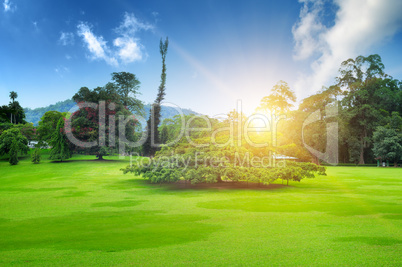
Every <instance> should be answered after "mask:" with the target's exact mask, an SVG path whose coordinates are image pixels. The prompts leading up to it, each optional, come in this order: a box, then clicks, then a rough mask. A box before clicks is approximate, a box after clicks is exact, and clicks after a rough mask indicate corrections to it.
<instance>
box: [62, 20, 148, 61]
mask: <svg viewBox="0 0 402 267" xmlns="http://www.w3.org/2000/svg"><path fill="white" fill-rule="evenodd" d="M153 29H154V26H153V25H151V24H148V23H146V22H141V21H139V20H138V19H137V18H136V17H135V16H134V14H129V13H125V14H124V19H123V21H122V22H121V24H120V25H119V27H117V28H116V29H114V32H115V33H117V34H118V35H119V36H118V37H117V38H115V39H114V40H113V46H112V47H109V46H108V45H107V42H106V41H105V40H104V39H103V37H102V36H96V35H95V34H94V33H93V32H92V29H91V27H90V26H89V24H88V23H84V22H81V23H80V24H79V25H78V35H79V36H80V37H82V39H83V41H84V43H85V44H86V46H87V48H88V50H89V51H90V53H91V58H92V59H103V60H105V61H106V62H107V63H108V64H110V65H114V66H118V65H119V63H123V64H128V63H132V62H135V61H140V60H143V59H144V58H145V57H146V56H147V54H146V53H145V52H144V46H143V45H142V44H141V43H140V39H139V38H138V37H137V36H136V34H137V32H138V31H141V30H144V31H148V30H153ZM60 39H61V37H60ZM117 59H119V60H117Z"/></svg>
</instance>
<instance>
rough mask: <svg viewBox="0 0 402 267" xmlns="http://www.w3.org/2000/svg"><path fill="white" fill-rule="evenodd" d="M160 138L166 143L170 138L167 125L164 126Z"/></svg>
mask: <svg viewBox="0 0 402 267" xmlns="http://www.w3.org/2000/svg"><path fill="white" fill-rule="evenodd" d="M159 139H160V142H161V144H166V143H167V141H168V140H169V133H168V129H167V126H166V125H164V126H162V130H161V131H160V137H159Z"/></svg>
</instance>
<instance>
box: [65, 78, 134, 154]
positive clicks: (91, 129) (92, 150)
mask: <svg viewBox="0 0 402 267" xmlns="http://www.w3.org/2000/svg"><path fill="white" fill-rule="evenodd" d="M117 89H118V88H117V86H116V85H115V84H114V83H107V84H106V85H105V86H104V87H97V88H95V89H93V90H89V89H88V88H87V87H82V88H81V89H80V90H79V91H78V92H77V93H76V94H75V95H74V96H73V99H74V101H76V102H77V103H78V106H79V110H77V111H76V112H74V113H73V114H72V115H71V118H70V119H71V133H72V135H73V136H74V137H75V138H77V139H78V140H79V141H81V142H94V143H95V144H94V145H92V146H90V147H85V146H82V145H80V144H72V146H73V147H74V150H75V152H78V153H79V152H82V153H86V154H90V155H96V157H97V158H98V159H103V156H104V155H105V154H104V153H103V152H104V150H102V147H110V148H114V147H117V146H123V147H125V148H126V147H129V146H128V142H135V141H136V140H137V137H138V136H137V135H136V134H135V130H136V127H137V126H138V120H137V119H136V118H135V117H134V116H133V114H132V113H131V112H130V111H129V110H128V108H126V107H125V106H124V97H123V96H122V95H120V94H119V93H118V92H117ZM102 101H103V102H102ZM88 102H89V103H92V104H95V107H87V106H85V105H84V104H85V103H88ZM101 107H102V109H101ZM103 107H104V108H103ZM130 117H131V118H130ZM121 118H122V119H123V120H125V122H124V121H123V122H122V123H123V124H124V125H123V126H124V128H122V129H120V127H119V126H120V122H121V121H120V119H121ZM123 131H124V132H123ZM121 134H122V135H124V136H125V138H126V140H123V139H124V138H122V139H120V138H116V136H120V135H121ZM130 149H131V148H130Z"/></svg>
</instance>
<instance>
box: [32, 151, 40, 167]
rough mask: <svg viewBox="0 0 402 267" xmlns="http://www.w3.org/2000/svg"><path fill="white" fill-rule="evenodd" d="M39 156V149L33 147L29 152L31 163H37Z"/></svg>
mask: <svg viewBox="0 0 402 267" xmlns="http://www.w3.org/2000/svg"><path fill="white" fill-rule="evenodd" d="M40 158H41V157H40V150H39V148H35V149H34V150H33V151H32V154H31V161H32V162H33V164H39V162H40Z"/></svg>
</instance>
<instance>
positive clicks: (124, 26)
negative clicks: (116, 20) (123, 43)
mask: <svg viewBox="0 0 402 267" xmlns="http://www.w3.org/2000/svg"><path fill="white" fill-rule="evenodd" d="M153 29H154V26H153V25H151V24H148V23H146V22H141V21H139V20H138V19H137V18H136V17H135V16H134V14H132V13H131V14H130V13H127V12H126V13H125V14H124V20H123V22H122V23H121V24H120V26H119V27H117V28H116V32H117V33H120V34H121V35H134V34H135V33H136V32H137V31H139V30H144V31H147V30H153Z"/></svg>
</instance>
